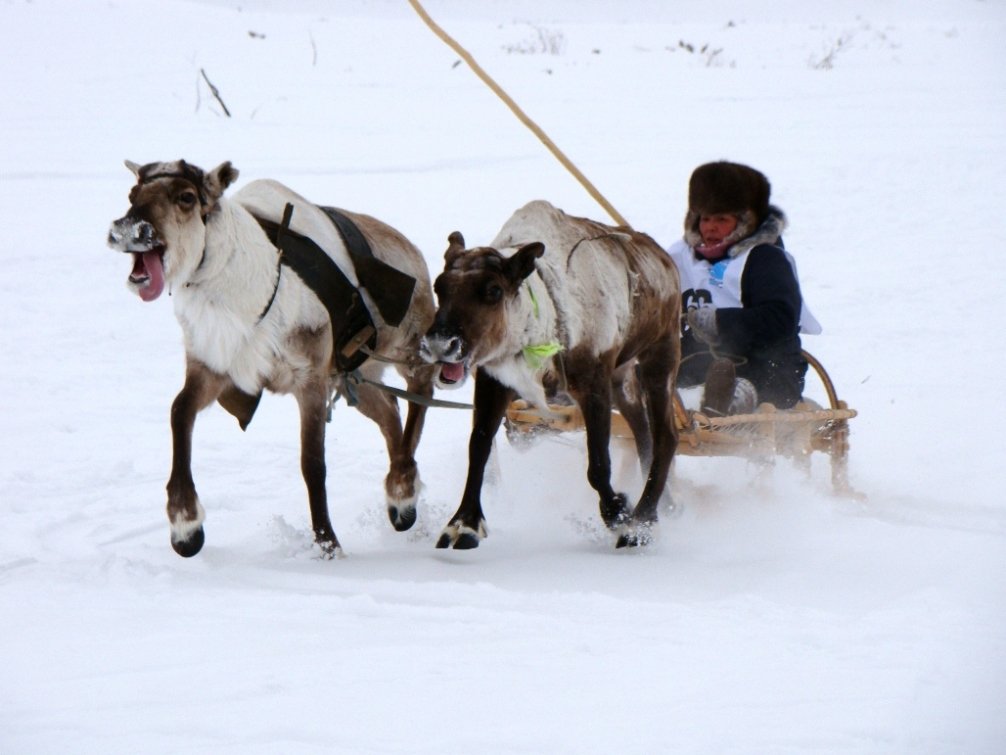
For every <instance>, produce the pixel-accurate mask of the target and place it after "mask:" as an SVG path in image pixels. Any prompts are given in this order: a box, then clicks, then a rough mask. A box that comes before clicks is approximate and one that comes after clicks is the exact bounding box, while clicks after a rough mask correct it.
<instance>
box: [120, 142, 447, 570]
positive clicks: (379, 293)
mask: <svg viewBox="0 0 1006 755" xmlns="http://www.w3.org/2000/svg"><path fill="white" fill-rule="evenodd" d="M126 165H127V167H129V169H130V170H132V172H133V173H134V174H135V176H136V178H137V182H136V185H135V186H134V187H133V189H132V191H130V194H129V202H130V207H129V211H128V212H127V213H126V215H125V216H124V217H122V218H120V219H119V220H116V221H114V222H113V223H112V226H111V230H110V232H109V237H108V243H109V245H110V246H111V247H112V248H113V249H116V250H118V251H121V252H128V253H130V254H132V256H133V260H134V261H133V270H132V273H131V274H130V276H129V286H130V288H131V289H132V290H133V291H135V292H136V293H137V294H138V295H139V296H140V298H141V299H143V300H144V301H152V300H154V299H156V298H157V297H158V296H160V294H161V293H162V291H163V290H164V288H165V286H168V287H169V289H170V290H171V292H172V294H173V300H174V309H175V316H176V317H177V319H178V322H179V324H180V325H181V327H182V331H183V334H184V337H185V356H186V371H185V383H184V385H183V387H182V389H181V392H180V393H179V394H178V396H177V397H176V398H175V400H174V403H173V404H172V407H171V433H172V448H173V459H172V464H171V476H170V479H169V480H168V485H167V490H168V519H169V521H170V523H171V544H172V546H173V547H174V549H175V551H177V552H178V553H179V554H180V555H182V556H193V555H195V554H196V553H198V552H199V550H200V548H202V545H203V541H204V532H203V519H204V517H205V513H204V510H203V507H202V505H201V504H200V502H199V497H198V495H197V494H196V488H195V484H194V482H193V479H192V470H191V455H192V430H193V426H194V424H195V419H196V414H197V413H198V412H199V411H201V410H202V409H204V408H206V407H207V406H209V405H210V404H212V403H213V402H214V401H219V403H220V404H221V406H223V407H224V409H226V410H227V411H228V412H230V413H231V414H233V415H234V416H235V417H236V418H237V419H238V422H239V423H240V425H241V428H242V429H244V428H246V427H247V426H248V423H249V422H250V421H251V419H252V416H253V414H254V413H255V409H256V407H257V406H258V402H259V398H260V397H261V394H262V391H263V389H266V390H269V391H273V392H275V393H292V394H293V395H294V396H295V397H296V399H297V403H298V406H299V409H300V424H301V469H302V472H303V475H304V481H305V482H306V484H307V492H308V500H309V503H310V510H311V524H312V527H313V529H314V538H315V541H316V543H317V544H318V545H319V546H320V548H321V549H322V552H323V553H324V554H325V555H328V556H331V555H335V554H337V553H340V552H341V548H340V546H339V541H338V539H337V538H336V535H335V531H334V530H333V529H332V524H331V521H330V520H329V514H328V499H327V493H326V485H325V476H326V469H325V424H326V416H327V414H328V412H329V410H330V400H333V399H332V396H333V394H334V393H335V392H339V393H341V394H342V395H346V396H347V397H348V398H349V399H350V403H353V402H355V404H356V408H357V409H359V410H360V411H361V412H362V413H363V414H364V415H366V416H367V417H369V418H370V419H372V420H373V421H374V422H376V423H377V424H378V426H379V427H380V429H381V432H382V433H383V435H384V439H385V442H386V444H387V449H388V456H389V458H390V469H389V471H388V474H387V476H386V478H385V481H384V487H385V493H386V498H387V509H388V516H389V517H390V519H391V522H392V524H393V525H394V527H395V529H398V530H406V529H408V528H409V527H411V526H412V524H413V523H414V522H415V520H416V498H417V491H418V487H419V481H418V474H417V469H416V461H415V451H416V446H417V444H418V442H419V437H420V434H421V433H422V428H423V421H424V418H425V411H426V410H425V407H424V406H419V405H416V404H414V403H410V404H409V409H408V415H407V419H406V422H405V427H404V430H403V428H402V421H401V417H400V415H399V411H398V405H397V401H396V399H395V398H394V397H392V396H390V395H389V394H387V393H384V392H382V391H381V390H379V389H378V388H377V387H375V386H374V385H373V384H372V383H370V382H366V381H378V379H379V378H380V375H381V373H382V372H383V371H384V369H385V366H386V364H385V363H384V362H382V361H378V360H377V359H374V358H371V357H372V356H373V355H375V354H384V355H397V356H402V355H409V354H414V353H415V351H416V349H417V348H418V343H419V339H420V337H421V336H422V334H423V332H424V331H425V330H426V328H427V327H428V326H429V324H430V322H431V320H432V318H433V296H432V293H431V291H430V283H429V272H428V271H427V268H426V264H425V262H424V260H423V257H422V255H421V254H420V252H419V250H417V249H416V248H415V247H414V246H413V245H412V244H411V243H409V241H408V240H407V239H406V238H405V237H404V236H402V235H401V234H400V233H398V232H397V231H396V230H394V229H393V228H391V227H390V226H388V225H386V224H384V223H382V222H381V221H379V220H376V219H374V218H372V217H369V216H367V215H361V214H357V213H350V212H345V211H341V210H334V209H333V208H322V207H318V206H316V205H314V204H311V203H310V202H308V201H307V200H305V199H304V198H302V197H301V196H299V195H298V194H295V193H294V192H293V191H291V190H290V189H288V188H286V187H285V186H283V185H281V184H279V183H277V182H275V181H270V180H262V181H253V182H252V183H250V184H248V185H247V186H245V187H244V188H243V189H241V190H240V191H238V192H237V193H235V194H234V195H233V197H232V198H230V199H227V198H225V197H224V196H223V193H224V190H225V189H226V188H227V187H228V186H229V185H230V184H232V183H233V182H234V181H235V179H237V176H238V172H237V170H236V169H235V168H233V167H232V166H231V164H230V163H229V162H225V163H223V164H222V165H220V166H218V167H217V168H215V169H213V170H211V171H209V172H204V171H202V170H201V169H199V168H197V167H195V166H193V165H189V164H187V163H186V162H184V161H181V160H179V161H174V162H165V163H150V164H147V165H144V166H142V167H141V166H139V165H136V164H135V163H130V162H127V163H126ZM280 250H282V251H280ZM361 347H362V348H361ZM368 347H369V348H368ZM399 371H400V372H401V373H402V375H403V376H404V378H405V380H406V384H407V387H408V389H409V390H410V391H411V392H413V393H415V394H418V395H421V396H425V397H430V396H432V394H433V387H432V380H433V376H432V373H433V368H432V367H429V366H426V365H417V364H413V365H412V366H411V367H409V366H405V365H403V364H400V365H399ZM361 378H362V379H363V380H362V381H361V380H360V379H361Z"/></svg>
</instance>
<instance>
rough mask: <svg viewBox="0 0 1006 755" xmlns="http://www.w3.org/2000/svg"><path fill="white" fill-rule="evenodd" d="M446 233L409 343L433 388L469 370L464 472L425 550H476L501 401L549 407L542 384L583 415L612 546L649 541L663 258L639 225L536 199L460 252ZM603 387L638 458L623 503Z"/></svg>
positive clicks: (661, 414)
mask: <svg viewBox="0 0 1006 755" xmlns="http://www.w3.org/2000/svg"><path fill="white" fill-rule="evenodd" d="M448 241H449V243H450V246H449V247H448V249H447V253H446V254H445V265H444V271H443V272H442V273H441V274H440V275H439V276H438V277H437V279H436V281H435V282H434V291H435V292H436V294H437V299H438V304H439V309H438V310H437V313H436V316H435V318H434V321H433V325H432V326H431V327H430V329H429V330H428V331H427V333H426V336H425V337H424V338H423V341H422V344H421V346H420V349H421V352H420V353H421V354H422V356H423V358H424V359H426V360H427V361H429V362H433V363H435V364H436V365H437V373H436V384H437V386H438V387H441V388H448V387H452V386H458V385H460V384H461V383H462V382H464V380H465V378H466V377H467V376H468V375H469V374H470V371H471V370H472V369H473V368H475V367H478V370H477V372H476V373H475V409H474V419H473V429H472V433H471V438H470V440H469V443H468V478H467V481H466V483H465V489H464V493H463V494H462V497H461V505H460V506H459V507H458V510H457V512H456V513H455V514H454V516H453V518H452V519H451V520H450V522H449V523H448V525H447V526H446V528H445V529H444V531H443V533H442V534H441V536H440V539H439V541H438V542H437V547H438V548H446V547H449V546H453V547H454V548H474V547H477V546H478V544H479V542H480V540H481V539H483V538H484V537H485V536H486V528H485V517H484V515H483V512H482V503H481V489H482V482H483V474H484V470H485V465H486V461H487V460H488V457H489V452H490V449H491V445H492V441H493V437H494V436H495V434H496V432H497V430H498V429H499V426H500V423H501V421H502V419H503V416H504V414H505V412H506V409H507V406H508V405H509V403H510V402H511V401H512V400H513V399H514V397H515V396H520V397H522V398H524V399H526V400H528V401H529V402H531V403H532V404H535V405H537V406H539V407H542V408H546V409H547V403H546V393H547V392H551V391H554V390H557V389H562V390H564V391H565V392H567V393H568V394H569V396H571V397H572V398H573V400H575V401H576V403H577V404H578V405H579V407H580V409H581V411H582V412H583V416H584V421H585V425H586V432H587V455H588V465H587V479H588V481H589V482H590V484H591V486H592V487H593V488H594V489H595V490H596V491H597V493H598V495H599V496H600V510H601V517H602V519H603V520H604V523H605V524H606V525H607V526H608V527H609V528H610V529H612V530H614V531H615V532H616V534H617V540H616V544H617V546H618V547H623V546H627V545H628V546H635V545H642V544H645V543H647V542H648V541H649V539H650V537H651V527H652V525H653V524H654V523H655V522H656V521H657V505H658V502H659V500H660V496H661V494H662V492H663V490H664V488H665V486H666V484H667V478H668V472H669V468H670V464H671V460H672V458H673V456H674V451H675V449H676V447H677V430H676V429H675V425H674V422H673V416H672V411H673V409H672V395H673V390H674V384H675V379H676V376H677V369H678V362H679V359H680V344H679V337H680V329H679V318H680V314H679V313H680V311H681V305H680V291H679V285H678V273H677V269H676V268H675V267H674V264H673V263H672V262H671V260H670V258H669V257H668V255H667V254H666V253H665V252H664V251H663V250H662V249H661V248H660V247H659V246H658V245H657V244H656V242H654V241H653V239H651V238H650V237H649V236H646V235H644V234H640V233H634V232H631V231H628V230H626V229H623V228H613V227H611V226H607V225H603V224H601V223H597V222H594V221H592V220H586V219H583V218H575V217H571V216H569V215H566V214H565V213H564V212H562V211H561V210H559V209H556V208H555V207H553V206H552V205H550V204H549V203H547V202H544V201H535V202H531V203H529V204H528V205H526V206H525V207H523V208H521V209H520V210H518V211H517V212H516V213H515V214H514V215H513V216H512V217H511V218H510V219H509V220H508V221H507V222H506V224H504V226H503V228H502V229H501V230H500V232H499V234H498V235H497V237H496V239H495V240H494V241H493V242H492V243H491V245H490V246H489V247H478V248H474V249H470V250H466V249H465V242H464V238H463V237H462V236H461V234H460V233H457V232H455V233H452V234H451V236H450V238H449V239H448ZM501 250H506V251H501ZM628 378H631V380H632V382H633V384H635V381H637V380H638V388H639V393H640V396H639V399H638V400H630V397H629V396H630V394H631V391H626V390H625V386H626V384H627V383H628V382H629V381H628V380H627V379H628ZM613 395H614V399H615V402H616V404H617V405H618V407H619V408H620V409H621V410H622V411H623V413H625V414H626V415H627V419H628V420H629V424H630V426H631V427H632V428H633V432H634V434H635V436H636V442H637V446H638V448H639V449H640V453H641V457H648V458H649V464H648V472H647V476H646V483H645V485H644V487H643V491H642V494H641V495H640V498H639V501H638V502H637V503H636V505H635V507H634V508H633V507H630V506H629V504H628V502H627V500H626V497H625V495H624V494H622V493H616V492H615V491H614V490H613V489H612V487H611V460H610V455H609V449H608V442H609V439H610V434H611V406H612V397H613Z"/></svg>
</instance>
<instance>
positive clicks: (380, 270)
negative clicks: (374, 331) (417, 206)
mask: <svg viewBox="0 0 1006 755" xmlns="http://www.w3.org/2000/svg"><path fill="white" fill-rule="evenodd" d="M319 209H320V210H321V211H322V212H324V213H325V214H326V215H328V217H329V219H330V220H331V221H332V224H333V225H334V226H335V228H336V230H338V231H339V235H340V236H342V240H343V243H345V245H346V249H347V250H348V251H349V257H350V259H352V261H353V268H354V269H355V270H356V277H357V280H359V281H360V285H361V286H363V287H364V288H366V289H367V293H368V294H370V298H371V300H372V301H373V302H374V305H375V306H376V307H377V311H378V312H380V313H381V317H382V318H383V319H384V321H385V322H386V323H388V325H391V326H394V327H397V326H398V325H399V323H401V322H402V320H403V319H404V318H405V315H406V313H407V312H408V311H409V305H410V304H411V303H412V292H413V291H414V290H415V288H416V280H415V278H413V277H412V276H411V275H408V274H406V273H403V272H402V271H401V270H399V269H397V268H395V267H392V266H391V265H389V264H387V263H386V262H383V261H381V260H379V259H377V257H375V256H374V252H373V250H371V248H370V244H369V243H368V242H367V239H366V237H365V236H364V235H363V233H361V232H360V229H359V228H358V227H357V225H356V223H354V222H353V221H352V220H350V219H349V218H348V217H346V215H345V214H344V213H343V211H342V210H339V209H336V208H335V207H319Z"/></svg>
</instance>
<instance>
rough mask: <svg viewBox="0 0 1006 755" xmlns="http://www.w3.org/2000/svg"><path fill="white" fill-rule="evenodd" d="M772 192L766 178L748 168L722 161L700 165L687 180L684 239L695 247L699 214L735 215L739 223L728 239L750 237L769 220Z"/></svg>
mask: <svg viewBox="0 0 1006 755" xmlns="http://www.w3.org/2000/svg"><path fill="white" fill-rule="evenodd" d="M771 192H772V187H771V185H770V184H769V182H768V179H767V178H765V175H764V174H763V173H761V172H760V171H757V170H755V169H754V168H750V167H748V166H747V165H741V164H740V163H731V162H727V161H725V160H721V161H719V162H715V163H706V164H705V165H700V166H699V167H698V168H696V169H695V170H694V171H693V172H692V177H691V179H690V180H689V181H688V213H687V214H686V215H685V240H686V241H688V243H689V244H692V245H693V246H694V245H695V244H694V243H693V241H695V240H697V239H698V238H699V236H698V233H699V218H700V217H701V216H702V215H718V214H731V215H737V216H738V218H739V220H740V222H739V223H738V226H737V230H736V231H734V233H732V234H731V237H735V239H734V240H739V239H742V238H744V237H745V236H748V235H750V234H751V233H753V232H754V231H755V229H757V228H758V226H759V225H761V223H762V221H763V220H765V218H766V217H768V214H769V195H770V194H771Z"/></svg>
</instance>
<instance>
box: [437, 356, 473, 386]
mask: <svg viewBox="0 0 1006 755" xmlns="http://www.w3.org/2000/svg"><path fill="white" fill-rule="evenodd" d="M470 373H471V364H470V362H469V361H468V360H467V359H466V360H464V361H462V362H437V375H436V382H437V384H438V385H439V386H440V387H441V388H458V387H459V386H461V385H462V384H464V382H465V380H467V379H468V375H469V374H470Z"/></svg>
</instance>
